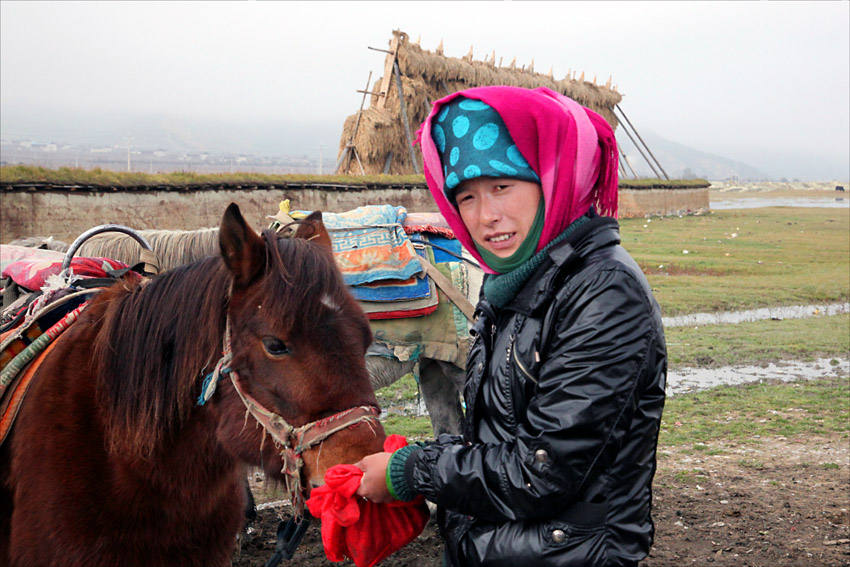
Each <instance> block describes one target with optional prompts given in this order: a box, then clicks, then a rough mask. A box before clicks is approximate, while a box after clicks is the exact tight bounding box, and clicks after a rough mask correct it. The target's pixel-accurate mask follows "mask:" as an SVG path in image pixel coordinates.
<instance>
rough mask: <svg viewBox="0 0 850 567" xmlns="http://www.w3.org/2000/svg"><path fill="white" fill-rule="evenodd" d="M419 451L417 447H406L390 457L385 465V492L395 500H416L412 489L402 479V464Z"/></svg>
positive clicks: (419, 448)
mask: <svg viewBox="0 0 850 567" xmlns="http://www.w3.org/2000/svg"><path fill="white" fill-rule="evenodd" d="M421 449H422V447H420V446H419V445H407V446H406V447H402V448H401V449H399V450H398V451H396V452H395V453H393V454H392V456H390V461H389V462H388V463H387V490H389V491H390V496H392V497H393V498H395V499H396V500H403V501H405V502H410V501H411V500H413V499H414V498H416V493H415V492H414V491H413V488H412V487H410V486H407V480H405V478H404V464H405V463H406V462H407V458H408V457H410V455H411V454H413V453H414V452H416V451H419V450H421Z"/></svg>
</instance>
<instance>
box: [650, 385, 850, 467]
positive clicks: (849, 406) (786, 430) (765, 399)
mask: <svg viewBox="0 0 850 567" xmlns="http://www.w3.org/2000/svg"><path fill="white" fill-rule="evenodd" d="M833 434H840V435H841V436H842V437H844V438H848V437H850V379H848V377H847V376H845V377H842V378H834V377H829V378H823V379H821V380H811V381H802V382H794V383H783V384H767V383H764V384H748V385H745V386H735V387H732V386H721V387H717V388H712V389H711V390H706V391H705V392H699V393H695V394H685V395H681V396H676V397H674V398H669V399H668V400H667V402H666V405H665V407H664V416H663V418H662V421H661V433H660V435H659V448H662V447H678V448H686V449H690V450H697V451H702V452H707V451H708V450H711V449H715V451H716V452H719V450H718V449H717V448H716V447H713V445H712V444H713V443H716V442H718V441H723V442H724V443H751V442H754V441H757V440H758V439H759V438H760V437H768V436H784V437H788V438H793V437H815V436H821V435H833Z"/></svg>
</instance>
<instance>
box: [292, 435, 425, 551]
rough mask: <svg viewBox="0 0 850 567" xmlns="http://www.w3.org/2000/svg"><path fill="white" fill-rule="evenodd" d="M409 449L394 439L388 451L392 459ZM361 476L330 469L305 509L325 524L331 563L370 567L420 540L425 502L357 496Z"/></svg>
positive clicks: (347, 467)
mask: <svg viewBox="0 0 850 567" xmlns="http://www.w3.org/2000/svg"><path fill="white" fill-rule="evenodd" d="M405 445H407V439H405V438H404V437H403V436H401V435H390V436H389V437H387V439H386V441H384V451H387V452H389V453H391V452H394V451H396V450H398V449H400V448H401V447H404V446H405ZM362 476H363V471H361V470H360V469H359V468H357V467H356V466H354V465H337V466H335V467H332V468H330V469H328V472H327V473H325V484H324V485H323V486H320V487H318V488H314V489H313V490H312V491H311V493H310V498H309V500H307V507H308V508H309V509H310V513H311V514H312V515H313V516H314V517H316V518H319V519H321V521H322V545H324V548H325V555H326V556H327V558H328V559H329V560H330V561H337V562H338V561H344V560H345V558H346V557H348V558H350V559H351V560H352V561H354V564H355V565H356V566H357V567H372V566H373V565H377V564H378V563H379V562H381V561H383V560H384V559H386V558H387V557H389V556H390V555H392V554H393V553H395V552H396V551H398V550H399V549H401V548H402V547H404V546H405V545H407V544H408V543H410V542H411V541H413V540H414V539H416V537H417V536H419V534H421V533H422V530H423V529H425V524H426V523H428V517H429V514H428V507H427V506H426V505H425V499H424V498H423V497H422V496H419V497H417V498H416V499H415V500H412V501H411V502H402V501H400V500H396V501H393V502H390V503H389V504H376V503H375V502H371V501H367V500H363V499H362V498H360V497H359V496H355V495H354V493H355V492H356V491H357V488H358V487H359V486H360V479H361V477H362Z"/></svg>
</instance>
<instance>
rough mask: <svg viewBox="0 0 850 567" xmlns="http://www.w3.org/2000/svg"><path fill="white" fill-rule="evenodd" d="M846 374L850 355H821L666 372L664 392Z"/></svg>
mask: <svg viewBox="0 0 850 567" xmlns="http://www.w3.org/2000/svg"><path fill="white" fill-rule="evenodd" d="M834 362H838V364H835V363H834ZM848 375H850V358H845V359H843V360H837V359H832V358H821V359H819V360H816V361H814V362H800V361H789V362H781V363H771V364H768V365H767V366H727V367H724V368H682V369H679V370H676V371H672V370H671V371H669V372H668V373H667V395H668V396H675V395H677V394H688V393H693V392H699V391H701V390H707V389H709V388H714V387H715V386H738V385H741V384H749V383H752V382H762V381H764V380H781V381H782V382H794V381H796V380H813V379H817V378H825V377H826V376H848Z"/></svg>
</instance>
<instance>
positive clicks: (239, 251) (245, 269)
mask: <svg viewBox="0 0 850 567" xmlns="http://www.w3.org/2000/svg"><path fill="white" fill-rule="evenodd" d="M218 245H219V247H220V248H221V256H222V258H223V259H224V264H225V265H226V266H227V268H228V269H229V270H230V272H231V273H232V274H233V280H234V282H235V283H236V285H241V286H244V285H248V284H249V283H251V282H252V281H253V280H254V278H256V277H257V275H258V274H259V273H260V272H261V271H262V270H263V267H264V265H265V257H266V256H265V252H266V247H265V244H263V239H262V238H261V237H260V236H259V235H258V234H257V233H256V232H254V230H253V229H251V228H250V227H249V226H248V223H246V222H245V219H244V218H243V217H242V213H241V212H240V211H239V207H238V206H237V205H236V203H230V205H229V206H228V207H227V210H226V211H224V217H223V218H222V219H221V229H220V230H219V232H218Z"/></svg>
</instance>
